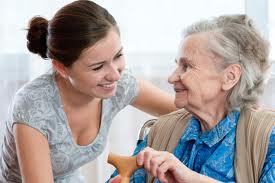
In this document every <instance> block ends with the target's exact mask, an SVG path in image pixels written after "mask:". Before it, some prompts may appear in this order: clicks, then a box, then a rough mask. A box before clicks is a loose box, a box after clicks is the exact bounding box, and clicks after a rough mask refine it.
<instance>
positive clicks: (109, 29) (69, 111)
mask: <svg viewBox="0 0 275 183" xmlns="http://www.w3.org/2000/svg"><path fill="white" fill-rule="evenodd" d="M27 39H28V43H27V46H28V49H29V50H30V51H31V52H33V53H37V54H39V55H40V56H41V57H42V58H45V59H46V58H49V59H51V61H52V66H53V71H50V72H48V73H46V74H44V75H42V76H40V77H39V78H37V79H35V80H33V81H31V82H30V83H28V84H26V85H25V86H24V87H22V88H21V89H20V90H19V91H18V92H17V94H16V96H15V97H14V100H13V102H12V104H11V107H10V111H9V119H8V120H7V123H6V132H5V139H4V144H3V146H2V155H1V157H0V158H1V161H0V166H1V174H0V182H5V183H9V182H27V183H37V182H39V183H44V182H45V183H50V182H66V183H70V182H72V183H79V182H83V179H82V177H81V176H80V174H79V172H78V169H79V167H81V166H82V165H84V164H85V163H88V162H90V161H92V160H94V159H95V158H96V157H97V156H98V155H99V154H100V153H101V152H102V151H103V149H104V147H105V143H106V136H107V133H108V129H109V127H110V124H111V121H112V119H113V118H114V116H115V115H116V114H117V113H118V112H119V111H120V110H122V109H123V108H124V107H125V106H127V105H128V104H131V105H133V106H135V107H136V108H139V109H141V110H143V111H145V112H147V113H150V114H152V115H156V116H158V115H161V114H165V113H168V112H171V111H173V110H175V109H176V108H175V106H174V104H173V98H172V97H170V96H168V95H167V94H165V93H164V92H162V91H160V90H159V89H157V88H156V87H153V86H151V85H150V84H148V83H146V82H144V81H137V80H136V78H134V77H133V76H132V75H131V74H130V73H129V71H128V70H126V69H125V60H124V56H123V47H122V45H121V41H120V35H119V29H118V26H117V24H116V21H115V20H114V18H113V17H112V15H110V14H109V13H108V11H107V10H105V9H104V8H102V7H100V6H99V5H97V4H95V3H93V2H91V1H87V0H79V1H75V2H73V3H71V4H68V5H66V6H64V7H63V8H61V9H60V10H59V11H58V12H57V13H56V14H55V16H54V17H53V18H52V20H50V21H47V20H46V19H44V18H42V17H34V18H33V19H32V20H31V21H30V24H29V29H28V34H27ZM160 99H161V100H160Z"/></svg>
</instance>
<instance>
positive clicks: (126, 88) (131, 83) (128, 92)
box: [111, 69, 138, 109]
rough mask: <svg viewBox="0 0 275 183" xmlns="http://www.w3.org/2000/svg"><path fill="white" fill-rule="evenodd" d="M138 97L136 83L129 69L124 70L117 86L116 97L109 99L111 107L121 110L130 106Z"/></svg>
mask: <svg viewBox="0 0 275 183" xmlns="http://www.w3.org/2000/svg"><path fill="white" fill-rule="evenodd" d="M137 95H138V82H137V79H136V78H135V77H134V76H133V75H132V73H131V71H130V70H129V69H125V70H124V71H123V72H122V74H121V77H120V79H119V81H118V84H117V91H116V95H115V96H114V97H113V98H112V99H111V100H112V102H113V105H115V106H117V107H118V109H123V108H124V107H125V106H127V105H129V104H131V103H132V102H133V101H134V100H135V98H136V97H137Z"/></svg>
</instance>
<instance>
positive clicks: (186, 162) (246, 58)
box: [113, 15, 275, 183]
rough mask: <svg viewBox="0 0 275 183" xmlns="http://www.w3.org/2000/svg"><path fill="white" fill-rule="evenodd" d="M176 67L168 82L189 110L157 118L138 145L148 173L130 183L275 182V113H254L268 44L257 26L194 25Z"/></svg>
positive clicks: (243, 21) (221, 20)
mask: <svg viewBox="0 0 275 183" xmlns="http://www.w3.org/2000/svg"><path fill="white" fill-rule="evenodd" d="M176 63H177V68H176V70H175V71H174V73H173V74H172V75H171V76H170V77H169V83H171V84H172V85H173V86H174V90H175V92H176V94H175V95H176V98H175V104H176V106H177V107H179V108H184V109H181V110H179V111H177V112H174V113H171V114H168V115H165V116H162V117H161V118H159V119H158V120H157V121H158V122H157V123H156V124H155V125H154V126H153V128H152V129H151V131H150V133H149V135H148V137H147V138H146V139H145V140H144V141H143V142H142V143H141V144H139V145H138V147H137V148H136V150H135V153H134V154H135V155H136V154H137V163H138V164H139V165H141V166H143V167H144V168H142V169H139V170H137V171H136V172H135V173H134V175H133V176H132V178H131V182H147V183H151V182H154V181H156V182H165V183H167V182H169V183H175V182H176V183H189V182H192V183H195V182H219V181H222V182H249V183H251V182H274V180H275V128H274V123H275V114H274V113H271V112H269V111H265V110H260V109H256V107H255V106H257V100H258V98H259V96H260V94H261V93H262V91H263V85H264V82H265V80H266V75H267V71H268V68H269V67H270V64H269V62H268V45H267V43H266V42H265V40H264V39H263V38H262V37H261V36H260V34H259V33H258V32H257V30H256V29H255V28H254V27H253V25H252V21H251V20H250V19H249V18H248V17H247V16H246V15H231V16H221V17H218V18H215V19H213V20H210V21H201V22H198V23H196V24H194V25H191V26H190V27H188V28H187V29H186V31H185V34H184V38H183V40H182V42H181V44H180V47H179V52H178V55H177V57H176ZM146 146H149V147H146ZM114 175H115V174H114ZM118 179H119V178H117V179H115V180H116V181H118ZM115 180H114V181H113V182H116V181H115Z"/></svg>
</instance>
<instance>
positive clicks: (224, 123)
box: [180, 111, 240, 147]
mask: <svg viewBox="0 0 275 183" xmlns="http://www.w3.org/2000/svg"><path fill="white" fill-rule="evenodd" d="M239 116H240V112H239V111H232V112H231V113H230V114H229V115H227V116H225V117H224V118H223V119H222V120H221V121H220V122H219V123H218V124H217V125H216V126H215V127H214V128H213V129H211V130H210V131H205V132H204V133H203V134H201V127H200V123H199V121H198V120H197V119H196V118H195V117H194V116H192V117H191V118H190V120H189V124H188V127H187V128H186V130H185V132H184V133H183V135H182V137H181V139H180V141H181V142H184V141H189V140H197V139H201V140H202V141H203V142H204V143H205V144H206V145H207V146H209V147H212V146H213V145H215V144H216V143H218V142H219V141H220V140H221V139H223V138H224V137H225V136H226V135H227V134H228V133H229V132H230V131H231V130H232V129H233V128H235V127H236V125H237V121H238V120H239Z"/></svg>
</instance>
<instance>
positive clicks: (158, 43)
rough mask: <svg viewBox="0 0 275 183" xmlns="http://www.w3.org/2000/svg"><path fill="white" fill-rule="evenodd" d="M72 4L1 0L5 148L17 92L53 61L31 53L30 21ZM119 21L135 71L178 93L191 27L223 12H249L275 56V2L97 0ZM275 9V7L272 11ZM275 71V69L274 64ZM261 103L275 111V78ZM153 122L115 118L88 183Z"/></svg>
mask: <svg viewBox="0 0 275 183" xmlns="http://www.w3.org/2000/svg"><path fill="white" fill-rule="evenodd" d="M70 2H72V0H0V101H1V102H0V103H1V105H0V144H1V141H2V137H1V134H2V132H1V129H2V128H3V123H4V122H5V118H6V115H7V109H8V106H9V103H10V101H11V99H12V97H13V95H14V93H15V92H16V91H17V90H18V89H19V88H20V87H21V86H22V85H23V84H24V83H26V82H28V81H30V80H32V79H34V78H35V77H37V76H39V75H40V74H42V73H44V72H45V71H47V70H48V69H49V68H50V67H51V62H50V61H49V60H48V61H45V60H42V59H41V58H40V57H38V56H35V55H33V54H31V53H29V52H28V50H27V48H26V38H25V37H26V31H25V30H24V29H25V28H26V27H27V23H28V20H29V19H31V18H32V17H33V16H35V15H41V16H44V17H46V18H48V19H51V17H52V16H53V15H54V13H55V12H56V11H57V10H58V9H59V8H61V7H62V6H64V5H65V4H67V3H70ZM95 2H96V3H98V4H100V5H102V6H103V7H105V8H106V9H108V10H109V12H110V13H111V14H112V15H113V16H114V17H115V18H116V20H117V22H118V24H119V27H120V29H121V38H122V43H123V46H124V50H125V51H124V52H125V55H126V61H127V65H128V67H129V68H131V69H132V71H133V73H134V74H135V75H136V76H137V77H139V78H143V79H147V80H150V81H151V82H153V83H154V84H156V85H157V86H158V87H160V88H162V89H164V90H166V91H167V92H170V93H171V94H173V91H172V88H171V86H169V85H168V83H167V77H168V75H169V74H170V73H171V72H172V70H173V69H174V67H175V65H174V58H175V54H176V51H177V46H178V44H179V41H180V38H181V32H182V30H183V28H184V27H186V26H187V25H189V24H191V23H193V22H195V21H198V20H200V19H203V18H210V17H213V16H219V15H222V14H234V13H247V14H248V15H249V16H250V17H252V18H253V19H254V20H255V22H256V25H257V26H258V28H259V29H260V30H261V32H262V34H263V35H264V37H265V38H266V39H268V40H269V41H270V43H271V55H270V59H272V60H274V57H275V53H274V52H275V45H274V44H275V9H274V7H275V1H274V0H207V1H205V0H192V1H189V0H138V1H130V0H112V1H110V0H95ZM271 7H273V9H272V8H271ZM273 72H275V67H274V66H273ZM261 105H263V106H266V107H273V108H275V77H274V74H272V76H271V79H270V80H269V82H268V83H267V85H266V89H265V93H264V95H263V97H262V98H261ZM150 118H152V116H149V115H146V114H144V113H142V112H140V111H138V110H136V109H134V108H132V107H127V108H126V109H125V110H123V111H121V112H120V113H119V114H118V116H117V117H116V118H115V119H114V121H113V124H112V126H111V131H110V134H109V141H108V145H107V148H106V149H105V151H104V153H103V154H102V155H101V156H100V157H99V158H98V159H97V160H96V161H93V162H91V163H89V164H87V165H86V166H84V167H83V168H82V171H83V174H84V175H85V177H86V179H87V183H88V182H90V183H91V182H104V181H105V180H106V179H107V178H108V177H109V175H110V174H111V173H112V171H113V167H112V166H110V165H108V164H107V163H106V159H107V154H108V153H109V151H112V152H115V153H119V154H122V155H130V154H131V153H132V151H133V149H134V147H135V144H136V141H137V138H138V132H139V129H140V128H141V126H142V125H143V123H144V122H145V121H146V120H147V119H150Z"/></svg>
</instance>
